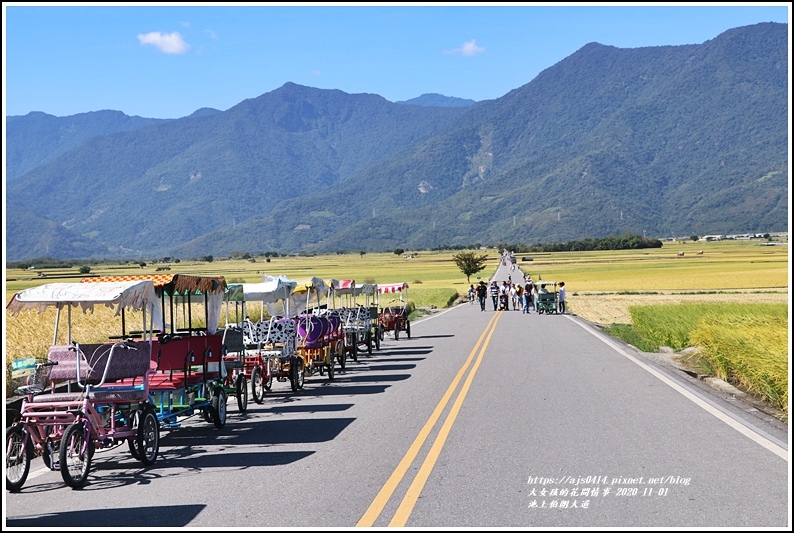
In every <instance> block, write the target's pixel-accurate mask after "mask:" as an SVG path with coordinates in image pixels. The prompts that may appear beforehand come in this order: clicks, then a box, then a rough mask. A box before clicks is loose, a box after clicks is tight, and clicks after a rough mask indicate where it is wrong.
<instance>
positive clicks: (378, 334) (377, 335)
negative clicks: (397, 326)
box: [375, 327, 382, 350]
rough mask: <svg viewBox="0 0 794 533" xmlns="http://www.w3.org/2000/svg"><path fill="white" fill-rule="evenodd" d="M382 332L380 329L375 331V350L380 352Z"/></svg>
mask: <svg viewBox="0 0 794 533" xmlns="http://www.w3.org/2000/svg"><path fill="white" fill-rule="evenodd" d="M381 337H382V335H381V332H380V327H378V328H376V329H375V349H376V350H380V340H381Z"/></svg>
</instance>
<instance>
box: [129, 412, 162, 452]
mask: <svg viewBox="0 0 794 533" xmlns="http://www.w3.org/2000/svg"><path fill="white" fill-rule="evenodd" d="M142 413H143V414H142V415H140V417H139V418H140V423H139V424H138V435H137V436H136V437H135V451H136V453H133V456H134V457H135V458H136V459H138V460H139V461H140V462H142V463H143V464H144V465H146V466H149V465H151V464H154V461H155V460H156V459H157V453H158V451H159V450H160V423H159V422H158V420H157V414H155V412H154V408H153V407H152V406H151V405H147V406H146V407H144V408H143V410H142Z"/></svg>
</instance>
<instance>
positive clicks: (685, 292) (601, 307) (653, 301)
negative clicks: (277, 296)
mask: <svg viewBox="0 0 794 533" xmlns="http://www.w3.org/2000/svg"><path fill="white" fill-rule="evenodd" d="M778 244H780V245H776V246H765V245H762V244H761V242H760V240H752V241H717V242H691V241H690V242H684V241H679V242H665V243H664V246H663V248H661V249H650V250H621V251H593V252H554V253H524V254H516V257H517V260H518V262H517V264H518V267H519V268H520V269H521V270H522V271H523V272H524V273H526V274H529V275H531V276H532V278H533V279H534V280H538V279H541V280H543V281H557V282H560V281H564V282H565V285H566V287H567V289H568V291H567V292H568V312H570V313H574V314H577V315H579V316H581V317H582V318H584V319H586V320H588V321H590V322H592V323H595V324H597V325H599V326H602V327H604V328H606V329H608V330H609V328H612V329H611V332H612V333H613V334H617V335H621V333H620V331H626V327H629V328H631V329H632V331H631V333H630V335H632V336H636V335H637V334H638V332H637V331H634V330H633V328H634V327H635V326H636V325H637V324H635V322H637V320H638V319H637V318H636V316H635V315H637V311H636V309H637V308H638V307H647V306H651V309H659V310H660V309H666V307H665V306H670V305H688V306H697V305H701V304H710V305H711V304H720V305H722V306H723V307H722V308H721V309H723V310H728V309H731V310H733V308H734V307H736V309H737V310H738V309H739V308H742V307H745V306H746V305H748V304H753V305H761V306H763V307H764V308H766V306H769V305H772V307H775V306H777V307H778V308H780V309H783V310H784V311H785V312H784V313H783V314H780V313H779V312H774V313H772V318H771V319H770V320H771V323H773V324H778V326H779V327H780V328H783V331H784V333H785V334H784V335H783V336H782V337H780V335H778V337H776V338H777V340H776V341H775V342H776V343H777V344H781V345H782V344H785V345H784V346H782V347H780V348H778V349H777V351H776V353H781V354H782V355H781V356H778V357H777V359H780V358H781V357H784V358H785V360H784V361H783V364H784V366H785V370H786V371H785V374H786V376H787V374H788V355H789V354H790V334H789V333H788V331H789V327H788V309H789V307H790V297H789V281H788V280H789V279H790V275H791V270H790V256H789V247H788V243H787V242H784V243H778ZM701 251H702V253H698V252H701ZM680 252H684V254H683V256H681V255H679V253H680ZM455 253H456V252H454V251H438V252H436V251H418V252H410V251H409V252H406V253H405V254H403V255H396V254H393V253H385V252H384V253H373V252H369V253H365V254H358V253H355V254H342V255H324V256H285V257H273V258H270V261H269V262H268V261H266V259H265V258H264V257H256V258H254V259H253V260H251V259H249V260H244V259H238V260H215V261H212V262H205V261H181V262H179V263H150V264H147V266H146V267H144V268H141V267H140V266H139V265H138V262H131V263H128V264H115V265H111V264H109V265H91V275H101V276H119V275H135V274H158V273H181V274H194V275H213V276H218V275H222V276H224V277H225V278H226V280H227V282H259V281H261V280H262V275H263V274H269V275H284V276H287V277H289V278H292V279H296V280H302V279H306V278H310V277H312V276H316V277H319V278H322V279H324V280H329V279H332V278H333V279H339V280H341V279H355V280H356V282H357V283H380V284H385V283H397V282H406V283H408V285H409V289H408V291H407V293H406V294H405V295H404V296H406V297H407V299H408V300H410V302H412V304H413V305H415V306H416V308H417V312H418V313H422V312H427V310H428V309H431V308H444V307H448V306H450V305H452V304H454V302H456V301H458V299H459V298H460V297H463V296H464V295H465V293H466V290H467V288H468V286H469V284H470V283H476V282H477V279H476V276H472V277H471V280H467V279H466V276H464V275H463V274H462V273H461V272H460V270H459V269H458V267H457V266H456V264H455V262H454V259H453V256H454V254H455ZM478 253H481V254H487V255H488V257H489V259H488V261H487V263H486V267H485V269H484V270H483V271H482V272H480V273H479V275H480V276H481V277H482V278H483V279H488V278H489V277H490V276H491V275H493V273H494V272H495V271H496V268H497V266H498V261H499V257H500V251H499V250H494V249H490V250H479V251H478ZM80 266H81V263H79V262H78V263H75V265H74V266H73V267H71V268H64V269H36V268H33V269H30V270H16V269H6V271H5V296H6V302H8V301H9V300H10V298H11V297H13V295H14V294H15V293H16V292H17V291H19V290H22V289H25V288H28V287H31V286H34V285H40V284H43V283H50V282H63V281H79V280H80V278H81V277H82V276H81V275H80V274H79V268H80ZM513 277H514V278H515V277H516V276H515V275H514V276H513ZM385 297H386V295H381V299H380V305H381V306H382V305H384V304H387V303H388V300H386V299H385ZM391 297H393V296H391V295H390V297H389V298H391ZM360 303H364V302H360ZM715 309H718V308H715ZM748 309H750V310H748V313H749V316H753V315H756V316H757V315H758V311H757V310H755V311H754V310H752V309H754V308H748ZM78 312H79V311H78ZM659 312H661V311H659ZM715 313H716V314H717V315H719V314H724V313H719V312H716V311H715ZM711 314H712V315H713V314H714V313H711ZM197 315H198V316H202V315H200V314H198V313H197ZM194 316H195V315H194ZM131 320H134V319H131ZM643 320H645V323H647V324H651V325H652V324H654V323H657V322H658V321H657V320H656V319H655V318H653V317H651V318H650V319H649V318H647V317H645V318H644V319H643ZM783 322H784V323H783ZM694 323H697V321H695V322H694ZM694 323H693V324H694ZM748 323H750V322H748ZM74 324H75V327H74V328H73V330H72V335H73V337H78V338H80V339H82V342H101V341H102V340H106V338H107V336H108V335H112V334H117V333H118V329H119V325H118V318H115V317H113V316H112V313H110V312H108V311H107V310H105V309H99V310H97V311H96V312H95V313H94V314H93V315H84V316H79V317H75V320H74ZM53 325H54V312H52V311H47V312H45V313H42V314H36V313H20V314H19V315H18V316H11V315H10V313H9V312H8V311H6V319H5V321H4V328H5V332H4V333H5V335H4V343H5V354H6V362H7V366H8V362H9V361H11V360H13V359H17V358H21V357H31V356H35V357H43V356H44V355H45V354H46V351H47V347H48V346H49V345H50V344H51V342H52V334H53ZM616 325H623V329H622V330H621V328H620V327H618V328H615V327H614V326H616ZM692 327H694V325H693V326H692ZM715 327H716V326H715ZM722 327H723V328H725V326H724V325H723V326H722ZM768 328H769V323H766V325H764V326H761V325H757V326H750V327H749V331H753V330H754V329H758V330H765V329H768ZM651 329H653V327H652V326H651ZM728 329H730V326H728ZM646 330H647V328H646ZM721 331H725V330H724V329H723V330H721ZM646 333H647V332H646ZM704 335H705V334H704ZM698 339H699V340H700V341H701V342H703V343H705V340H704V339H705V337H703V336H702V337H699V338H698ZM692 342H694V340H693V339H689V338H687V340H686V341H685V342H684V344H690V343H692ZM650 345H651V346H653V345H654V341H653V340H651V341H650ZM708 349H709V350H716V349H717V348H716V345H715V346H710V347H709V348H708ZM720 349H721V350H723V351H724V350H730V349H731V348H725V347H721V348H720ZM741 358H742V361H743V362H742V363H741V365H740V366H742V367H743V368H747V366H748V364H750V365H751V366H752V363H748V362H747V361H746V359H747V357H746V356H745V355H742V356H741ZM718 366H719V365H718ZM729 366H730V365H729ZM735 366H736V365H733V366H730V368H733V367H735ZM723 367H725V365H724V364H723ZM763 371H764V370H763V369H762V371H761V374H763ZM731 372H734V371H733V370H724V372H723V373H724V375H725V376H726V377H728V378H730V379H731V380H732V381H737V382H741V380H739V379H737V378H735V377H734V376H733V374H732V373H731ZM768 373H769V372H768ZM778 374H780V372H779V371H778V372H776V375H778ZM787 387H788V381H787V379H786V384H785V389H786V390H787ZM778 389H779V387H778ZM787 401H788V400H787V394H786V399H785V403H787Z"/></svg>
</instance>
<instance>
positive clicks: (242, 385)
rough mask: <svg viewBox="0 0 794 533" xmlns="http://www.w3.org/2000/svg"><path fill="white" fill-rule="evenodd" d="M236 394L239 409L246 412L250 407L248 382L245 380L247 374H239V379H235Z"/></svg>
mask: <svg viewBox="0 0 794 533" xmlns="http://www.w3.org/2000/svg"><path fill="white" fill-rule="evenodd" d="M234 395H235V396H236V397H237V410H238V411H239V412H241V413H245V411H246V409H248V382H247V381H246V380H245V374H242V373H240V374H237V379H235V380H234Z"/></svg>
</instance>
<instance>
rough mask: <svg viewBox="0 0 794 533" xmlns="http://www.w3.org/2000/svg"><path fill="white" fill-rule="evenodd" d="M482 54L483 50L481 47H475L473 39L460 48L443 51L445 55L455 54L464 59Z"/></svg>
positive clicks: (475, 43)
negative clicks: (464, 57)
mask: <svg viewBox="0 0 794 533" xmlns="http://www.w3.org/2000/svg"><path fill="white" fill-rule="evenodd" d="M483 52H485V48H484V47H482V46H477V41H476V40H475V39H472V40H471V41H467V42H465V43H463V44H462V45H461V46H460V48H454V49H452V50H446V51H444V53H445V54H456V55H462V56H466V57H472V56H476V55H479V54H482V53H483Z"/></svg>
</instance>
